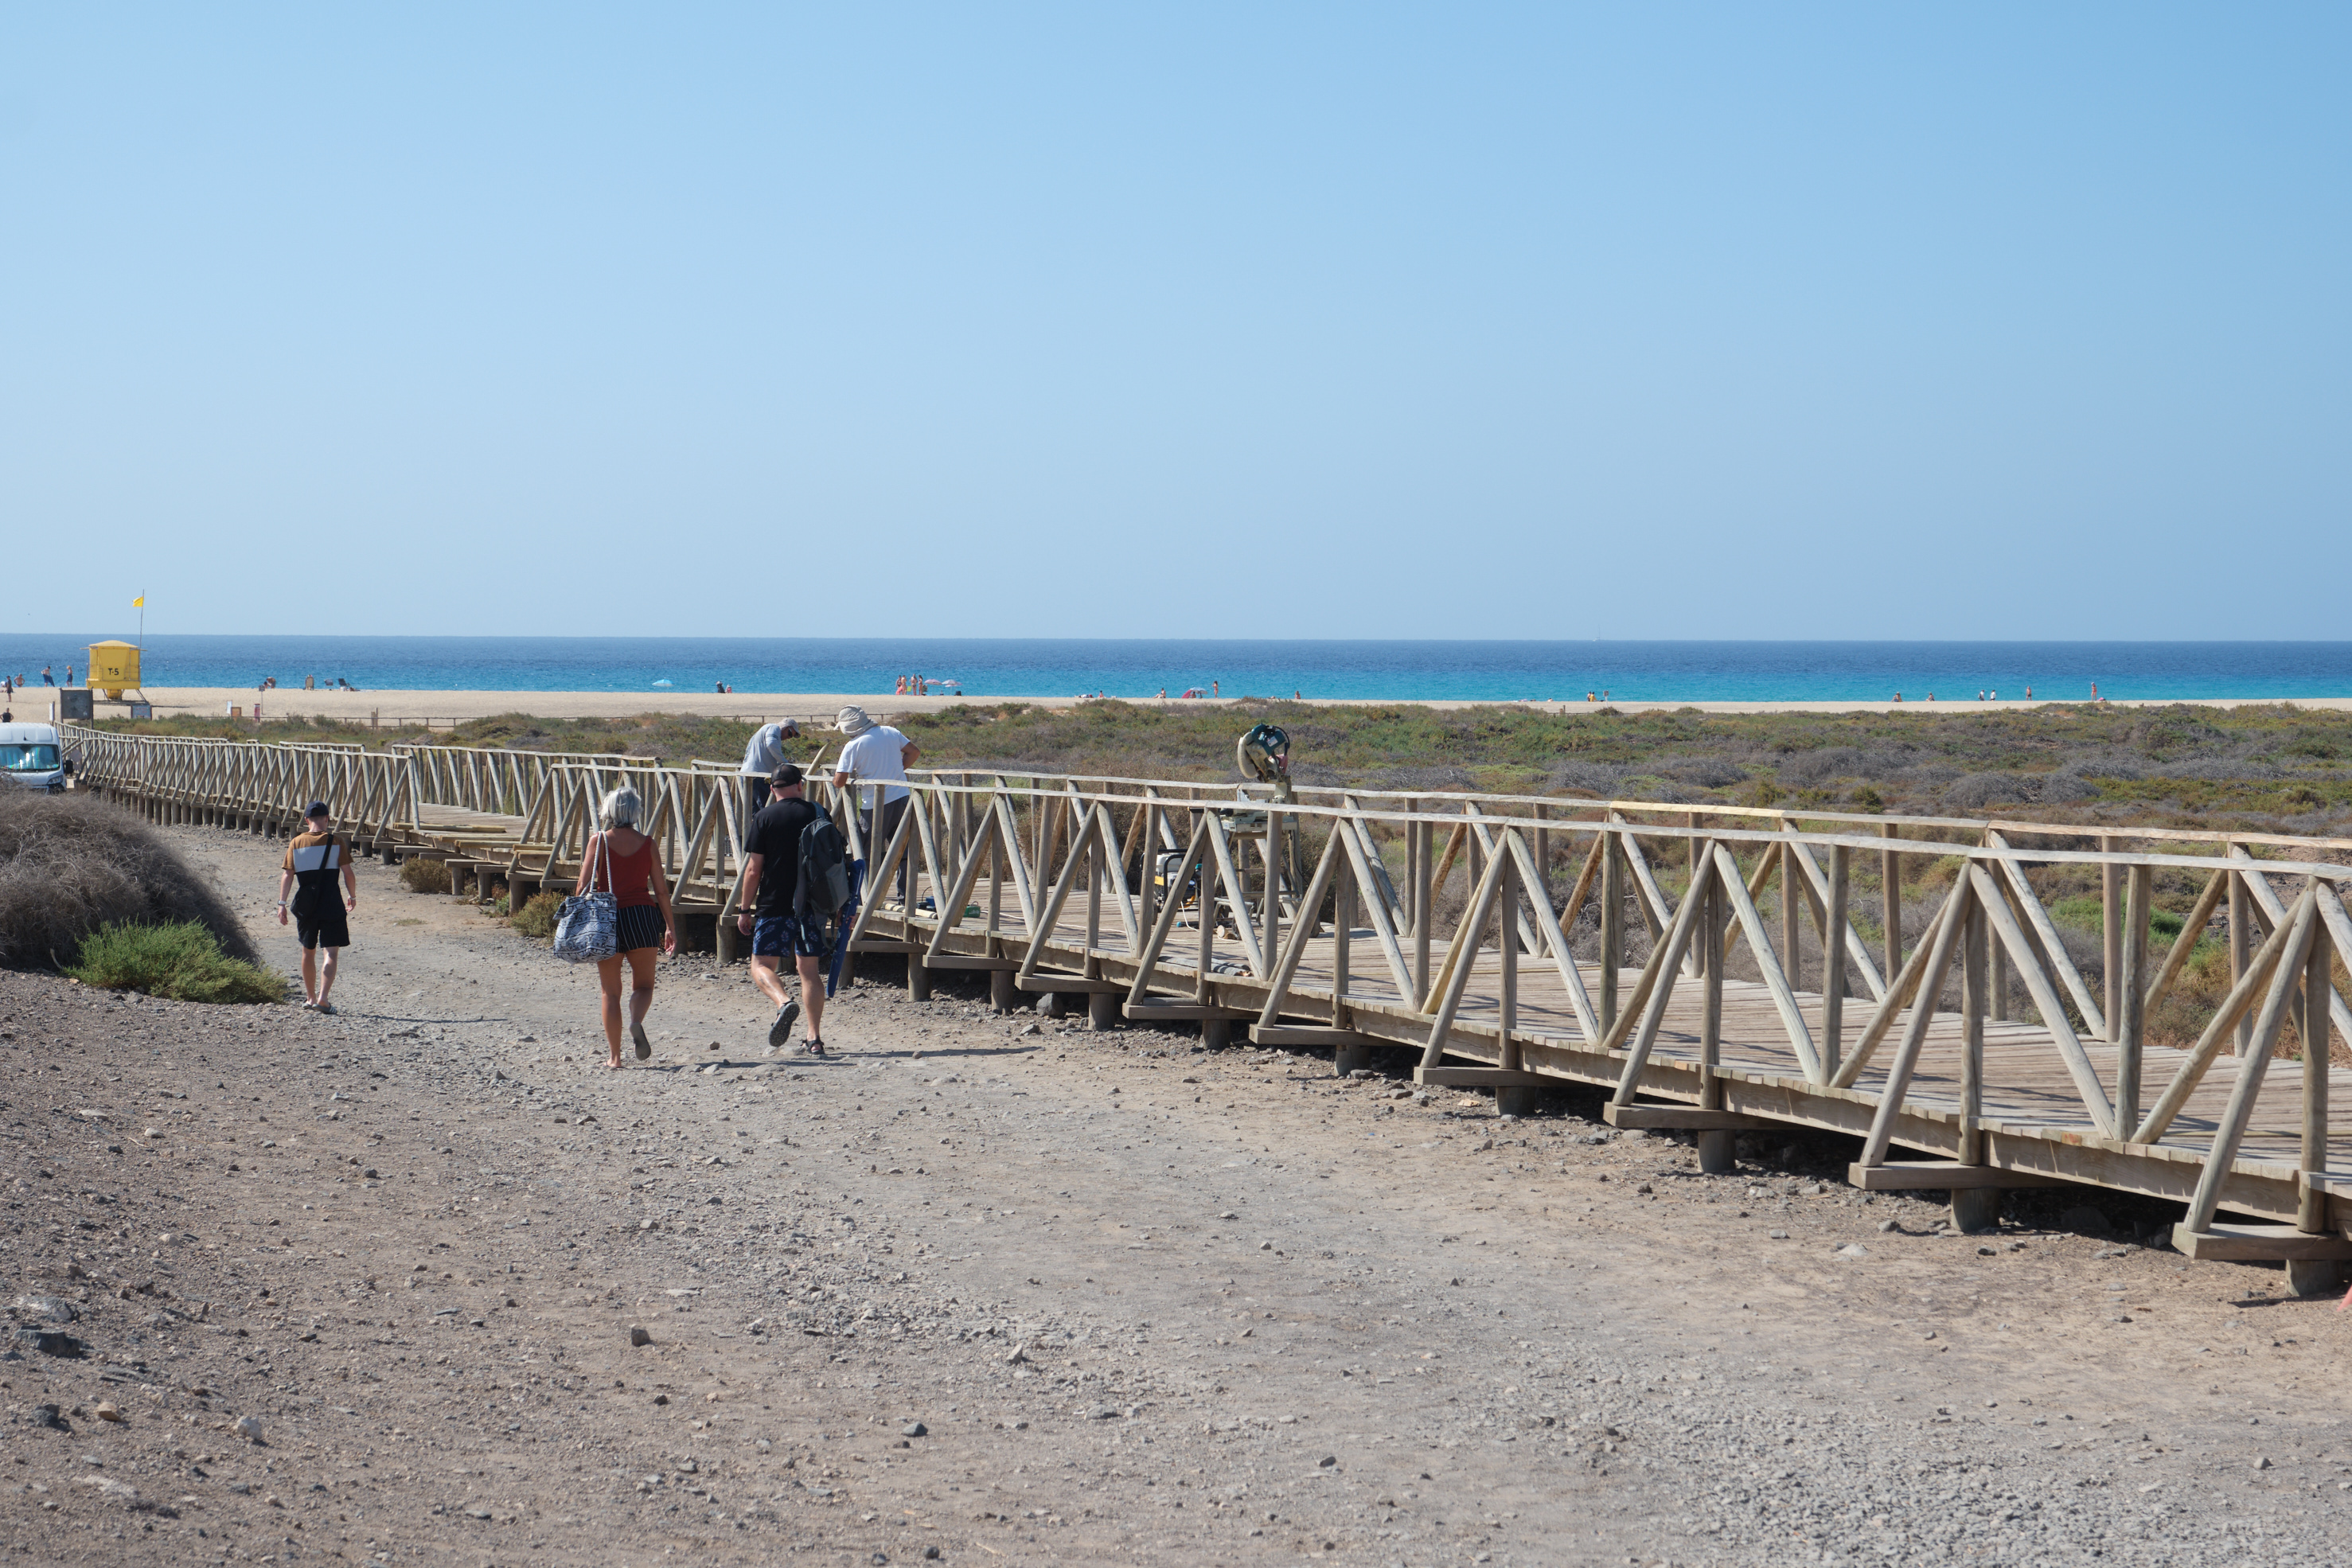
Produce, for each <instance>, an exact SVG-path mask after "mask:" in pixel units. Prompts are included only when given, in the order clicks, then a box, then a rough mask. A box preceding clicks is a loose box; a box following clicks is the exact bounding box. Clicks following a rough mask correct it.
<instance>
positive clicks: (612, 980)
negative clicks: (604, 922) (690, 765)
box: [572, 785, 677, 1067]
mask: <svg viewBox="0 0 2352 1568" xmlns="http://www.w3.org/2000/svg"><path fill="white" fill-rule="evenodd" d="M644 813H645V802H644V800H643V799H642V798H641V797H640V796H639V795H638V794H637V792H636V791H635V790H633V789H630V788H628V787H627V786H626V785H624V786H622V787H621V788H619V789H616V790H614V792H613V793H612V794H610V795H606V796H605V797H604V804H603V805H600V806H598V807H597V809H596V820H597V823H598V825H599V826H601V827H602V829H603V831H602V832H599V833H596V834H593V835H592V836H591V837H589V840H588V847H587V848H585V849H584V850H583V851H582V852H581V856H580V877H579V880H578V881H577V882H576V883H575V884H574V885H573V887H572V891H573V892H575V893H587V892H592V891H593V890H594V889H595V887H596V884H597V883H598V882H600V881H601V882H602V883H603V884H604V887H605V888H606V889H608V890H610V891H611V893H612V895H613V901H614V903H615V904H617V905H619V906H620V910H619V919H618V921H617V922H616V923H615V924H614V928H613V956H612V957H610V958H604V959H599V960H597V962H596V979H597V982H598V984H599V986H600V987H601V989H602V990H603V992H604V1043H605V1045H607V1046H608V1047H611V1048H612V1053H613V1056H612V1060H611V1061H610V1062H608V1063H606V1064H605V1065H606V1066H608V1067H619V1066H621V1065H622V1064H621V969H622V966H623V965H624V964H625V965H627V966H628V970H629V1038H630V1040H631V1041H632V1042H633V1043H634V1044H635V1047H636V1051H637V1059H638V1060H639V1061H643V1060H645V1059H646V1058H647V1057H649V1056H652V1055H653V1054H654V1044H653V1042H652V1041H651V1040H649V1039H647V1038H646V1013H647V1012H648V1011H649V1010H650V1009H651V1008H652V1006H653V1005H654V966H655V964H656V962H657V961H658V960H659V958H660V956H661V954H663V953H665V952H677V916H676V915H675V914H674V913H672V912H671V910H670V907H669V879H668V878H667V877H665V876H663V875H662V867H661V858H660V857H659V856H657V855H656V854H655V853H654V841H653V840H652V839H650V838H648V837H646V836H645V835H644V834H642V833H640V832H638V831H637V819H638V818H639V817H640V816H643V815H644Z"/></svg>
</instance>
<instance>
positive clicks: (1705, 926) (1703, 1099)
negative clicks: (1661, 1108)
mask: <svg viewBox="0 0 2352 1568" xmlns="http://www.w3.org/2000/svg"><path fill="white" fill-rule="evenodd" d="M1727 904H1728V900H1726V899H1725V898H1724V896H1723V879H1722V878H1720V877H1717V878H1716V879H1714V880H1712V881H1710V882H1708V883H1707V884H1706V907H1705V908H1704V909H1703V910H1701V911H1700V912H1699V931H1701V933H1702V940H1703V941H1704V942H1706V945H1707V947H1708V949H1709V951H1711V952H1721V951H1722V949H1723V928H1724V925H1725V923H1726V921H1725V918H1724V916H1725V910H1726V909H1727ZM1723 968H1724V966H1723V965H1722V964H1721V963H1711V964H1709V965H1707V970H1706V986H1705V988H1704V994H1705V996H1706V1007H1705V1010H1704V1011H1703V1012H1702V1013H1701V1015H1700V1017H1699V1026H1698V1102H1699V1106H1700V1108H1701V1109H1702V1110H1722V1109H1723V1079H1720V1078H1718V1077H1717V1075H1716V1068H1718V1067H1720V1066H1721V1065H1722V1061H1723Z"/></svg>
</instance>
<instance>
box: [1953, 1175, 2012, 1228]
mask: <svg viewBox="0 0 2352 1568" xmlns="http://www.w3.org/2000/svg"><path fill="white" fill-rule="evenodd" d="M2004 1195H2005V1194H2003V1193H2002V1191H2001V1189H2000V1188H1999V1187H1970V1188H1968V1189H1966V1190H1965V1191H1956V1192H1954V1193H1953V1194H1952V1228H1953V1229H1954V1230H1957V1231H1958V1232H1959V1233H1960V1234H1961V1235H1963V1236H1976V1235H1979V1234H1981V1233H1982V1232H1985V1231H1988V1230H1999V1229H2000V1201H2001V1198H2002V1197H2003V1196H2004Z"/></svg>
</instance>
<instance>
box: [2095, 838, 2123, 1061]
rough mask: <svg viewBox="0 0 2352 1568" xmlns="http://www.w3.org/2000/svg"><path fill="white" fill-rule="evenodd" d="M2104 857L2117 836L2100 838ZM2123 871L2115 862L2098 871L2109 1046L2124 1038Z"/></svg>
mask: <svg viewBox="0 0 2352 1568" xmlns="http://www.w3.org/2000/svg"><path fill="white" fill-rule="evenodd" d="M2099 849H2100V852H2101V853H2103V854H2108V855H2112V854H2114V853H2115V851H2116V840H2115V836H2114V835H2112V834H2106V833H2102V834H2101V835H2099ZM2123 891H2124V868H2122V867H2120V866H2117V865H2116V864H2114V863H2113V862H2110V863H2108V864H2107V865H2105V866H2102V867H2100V868H2099V930H2100V933H2101V935H2102V936H2103V937H2104V939H2105V945H2104V947H2103V948H2102V950H2101V951H2102V953H2103V955H2104V957H2105V964H2106V982H2107V989H2106V997H2107V1006H2106V1013H2107V1042H2108V1044H2110V1045H2114V1044H2117V1043H2119V1042H2120V1041H2121V1040H2122V1038H2123V1006H2122V1002H2123V981H2124V918H2123V917H2124V907H2123V906H2124V900H2123Z"/></svg>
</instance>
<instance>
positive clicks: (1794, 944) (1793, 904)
mask: <svg viewBox="0 0 2352 1568" xmlns="http://www.w3.org/2000/svg"><path fill="white" fill-rule="evenodd" d="M1780 826H1782V827H1784V828H1786V829H1788V830H1789V831H1790V832H1792V833H1793V832H1795V831H1796V827H1797V825H1796V824H1795V823H1794V822H1783V823H1782V824H1781V825H1780ZM1799 875H1801V873H1800V872H1799V871H1798V870H1797V858H1796V856H1794V855H1792V854H1790V852H1789V850H1788V848H1787V847H1786V846H1783V847H1782V848H1781V851H1780V973H1782V974H1784V975H1786V976H1787V977H1788V981H1789V988H1790V990H1792V991H1802V990H1803V989H1804V988H1805V945H1804V933H1803V931H1802V929H1801V925H1802V920H1803V917H1802V915H1801V913H1800V912H1799V909H1800V906H1799V904H1798V895H1797V878H1798V877H1799Z"/></svg>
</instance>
